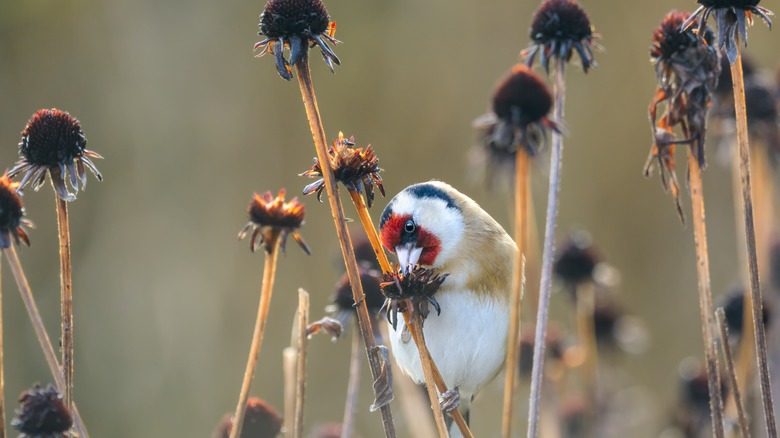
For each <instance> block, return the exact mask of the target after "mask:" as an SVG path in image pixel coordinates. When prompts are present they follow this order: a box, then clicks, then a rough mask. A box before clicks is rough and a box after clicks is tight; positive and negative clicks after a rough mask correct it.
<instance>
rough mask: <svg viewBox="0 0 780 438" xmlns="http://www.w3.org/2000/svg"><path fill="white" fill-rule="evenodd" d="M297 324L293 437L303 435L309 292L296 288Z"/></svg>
mask: <svg viewBox="0 0 780 438" xmlns="http://www.w3.org/2000/svg"><path fill="white" fill-rule="evenodd" d="M297 315H298V318H297V319H298V326H297V329H296V335H297V336H296V338H297V339H296V344H297V345H296V351H297V354H298V357H297V359H296V364H297V371H296V373H295V382H296V385H295V431H294V432H293V437H294V438H301V437H302V436H303V407H304V401H305V400H306V347H307V346H308V339H309V337H308V335H307V332H306V328H307V327H308V326H309V293H308V292H306V291H305V290H303V289H298V312H297Z"/></svg>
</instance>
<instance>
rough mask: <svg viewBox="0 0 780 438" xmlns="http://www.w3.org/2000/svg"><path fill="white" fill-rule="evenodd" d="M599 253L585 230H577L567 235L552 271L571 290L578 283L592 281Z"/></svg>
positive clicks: (599, 257) (598, 260) (599, 260)
mask: <svg viewBox="0 0 780 438" xmlns="http://www.w3.org/2000/svg"><path fill="white" fill-rule="evenodd" d="M600 262H601V255H600V254H599V253H598V251H597V250H596V248H595V247H594V246H593V239H591V237H590V234H588V233H587V232H586V231H577V232H574V233H572V234H571V236H569V239H568V241H567V242H566V243H565V244H564V245H563V246H562V247H561V249H560V251H559V252H558V255H557V257H556V258H555V262H554V264H553V272H555V275H556V276H557V277H558V278H559V279H560V280H561V281H563V283H564V284H566V286H569V287H571V289H572V291H573V290H574V289H575V288H576V287H577V285H578V284H580V283H583V282H587V281H592V280H593V272H594V271H595V269H596V265H598V264H599V263H600Z"/></svg>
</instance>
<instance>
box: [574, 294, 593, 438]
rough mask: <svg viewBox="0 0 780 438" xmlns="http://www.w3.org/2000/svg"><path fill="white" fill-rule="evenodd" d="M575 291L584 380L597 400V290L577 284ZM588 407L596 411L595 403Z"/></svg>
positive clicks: (591, 411)
mask: <svg viewBox="0 0 780 438" xmlns="http://www.w3.org/2000/svg"><path fill="white" fill-rule="evenodd" d="M575 293H576V303H577V304H576V306H577V334H578V336H579V339H578V340H579V343H580V346H581V348H582V351H583V354H584V356H585V357H584V358H583V362H582V367H583V371H584V374H585V378H584V381H585V382H586V387H587V394H588V397H591V400H593V401H595V400H596V396H597V394H596V391H597V388H598V345H597V344H596V333H595V326H594V320H593V313H594V311H595V307H596V296H595V291H594V290H593V284H591V283H584V284H580V285H578V286H577V290H576V292H575ZM588 408H589V414H595V413H596V412H595V403H593V404H592V405H589V406H588ZM590 419H592V418H590ZM590 419H589V420H590ZM589 425H590V424H589Z"/></svg>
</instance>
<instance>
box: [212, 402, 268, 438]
mask: <svg viewBox="0 0 780 438" xmlns="http://www.w3.org/2000/svg"><path fill="white" fill-rule="evenodd" d="M246 405H247V406H246V415H245V416H244V425H243V427H242V428H241V436H240V438H275V437H276V436H278V435H279V432H281V430H282V417H281V415H279V413H278V412H276V409H274V408H273V406H271V405H269V404H268V403H266V402H265V401H264V400H262V399H259V398H257V397H250V398H249V400H247V402H246ZM233 421H234V420H233V413H227V414H225V416H224V417H222V420H221V421H220V422H219V424H218V425H217V429H216V430H215V431H214V433H213V434H212V435H211V436H212V438H229V437H230V433H231V432H232V431H233Z"/></svg>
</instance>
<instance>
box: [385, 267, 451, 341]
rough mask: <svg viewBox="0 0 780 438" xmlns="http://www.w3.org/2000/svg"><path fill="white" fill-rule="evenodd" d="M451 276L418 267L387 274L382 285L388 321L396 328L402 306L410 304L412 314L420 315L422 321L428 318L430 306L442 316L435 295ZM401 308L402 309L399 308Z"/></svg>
mask: <svg viewBox="0 0 780 438" xmlns="http://www.w3.org/2000/svg"><path fill="white" fill-rule="evenodd" d="M448 275H449V274H439V273H437V272H436V271H435V270H434V269H427V268H423V267H422V266H419V265H416V266H414V268H412V269H410V270H407V269H400V268H399V269H396V271H395V272H386V273H385V274H384V278H383V280H384V281H383V282H382V283H381V284H380V287H381V288H382V293H383V294H384V296H385V297H386V298H387V303H386V304H385V306H386V309H387V321H388V322H389V323H390V324H392V325H393V329H395V328H396V324H397V323H398V312H399V311H403V308H402V306H405V305H407V304H410V305H411V306H412V312H413V313H414V314H415V315H420V316H421V317H422V319H425V318H427V317H428V313H429V308H428V305H429V304H430V305H432V306H433V308H434V309H435V310H436V313H437V314H441V308H440V307H439V303H438V301H436V298H434V294H435V293H436V292H437V291H438V290H439V288H440V287H441V285H442V283H444V280H446V279H447V276H448ZM399 306H401V307H399Z"/></svg>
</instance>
